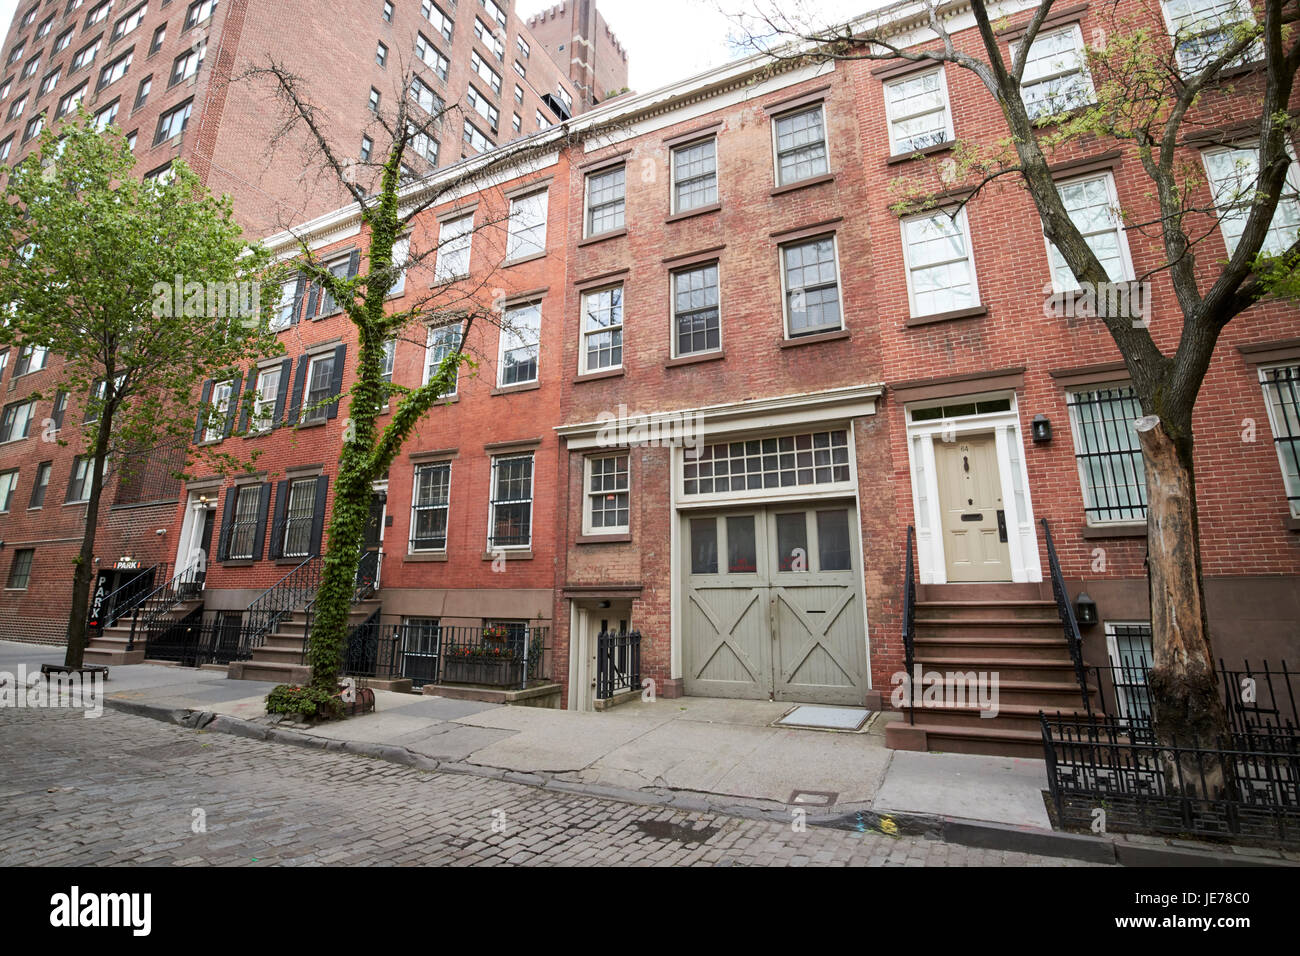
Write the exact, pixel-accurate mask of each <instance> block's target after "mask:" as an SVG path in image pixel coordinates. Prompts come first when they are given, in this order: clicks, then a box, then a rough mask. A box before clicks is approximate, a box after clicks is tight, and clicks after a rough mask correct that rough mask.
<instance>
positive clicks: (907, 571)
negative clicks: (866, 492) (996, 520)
mask: <svg viewBox="0 0 1300 956" xmlns="http://www.w3.org/2000/svg"><path fill="white" fill-rule="evenodd" d="M915 541H916V529H915V528H914V527H912V526H911V525H910V524H909V525H908V526H907V548H906V550H905V551H904V554H903V663H904V665H905V666H906V668H907V670H906V675H907V676H906V678H905V680H906V682H907V686H908V687H910V688H911V693H910V695H909V697H910V700H909V701H908V703H909V705H910V706H909V707H908V708H907V713H908V722H909V723H912V724H915V723H916V693H917V689H916V688H915V687H912V669H913V664H915V663H916V568H915V565H914V564H913V563H912V545H913V544H914V542H915Z"/></svg>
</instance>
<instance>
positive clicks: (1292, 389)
mask: <svg viewBox="0 0 1300 956" xmlns="http://www.w3.org/2000/svg"><path fill="white" fill-rule="evenodd" d="M1259 380H1260V383H1261V384H1262V385H1263V387H1264V404H1265V406H1267V408H1268V423H1269V426H1270V427H1271V428H1272V430H1273V444H1274V445H1275V446H1276V447H1277V458H1278V462H1279V463H1280V464H1281V466H1282V485H1283V488H1284V489H1285V491H1286V497H1287V502H1288V504H1289V505H1290V508H1291V516H1292V517H1294V518H1300V364H1296V365H1282V366H1275V367H1272V368H1261V369H1260V370H1259Z"/></svg>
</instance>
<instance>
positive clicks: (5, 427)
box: [0, 401, 36, 443]
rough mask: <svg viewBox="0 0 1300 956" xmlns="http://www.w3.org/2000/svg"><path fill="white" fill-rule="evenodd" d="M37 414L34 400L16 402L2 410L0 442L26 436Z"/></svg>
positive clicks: (0, 415) (0, 416) (16, 439)
mask: <svg viewBox="0 0 1300 956" xmlns="http://www.w3.org/2000/svg"><path fill="white" fill-rule="evenodd" d="M35 415H36V403H35V402H34V401H25V402H14V403H13V404H11V405H6V406H5V407H4V411H3V412H0V443H3V442H7V441H18V439H20V438H26V437H27V434H28V431H29V430H30V428H31V425H32V418H33V417H35Z"/></svg>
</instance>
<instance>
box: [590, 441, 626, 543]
mask: <svg viewBox="0 0 1300 956" xmlns="http://www.w3.org/2000/svg"><path fill="white" fill-rule="evenodd" d="M628 480H629V475H628V456H627V455H612V456H610V457H608V458H589V459H587V530H588V531H590V532H594V533H596V534H608V533H610V532H617V531H627V530H628V526H629V525H628V518H629V514H630V502H631V497H630V495H629V486H628Z"/></svg>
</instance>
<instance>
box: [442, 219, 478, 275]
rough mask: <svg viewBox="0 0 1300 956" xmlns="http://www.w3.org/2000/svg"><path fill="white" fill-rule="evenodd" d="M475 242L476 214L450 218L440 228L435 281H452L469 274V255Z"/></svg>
mask: <svg viewBox="0 0 1300 956" xmlns="http://www.w3.org/2000/svg"><path fill="white" fill-rule="evenodd" d="M473 242H474V214H473V213H471V214H469V215H468V216H460V217H458V218H456V219H448V220H446V221H445V222H443V223H442V224H441V226H439V228H438V255H437V257H436V262H435V264H434V269H433V273H434V276H433V277H434V281H435V282H451V281H453V280H455V279H463V278H465V277H466V276H468V275H469V255H470V249H471V247H472V245H473Z"/></svg>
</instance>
